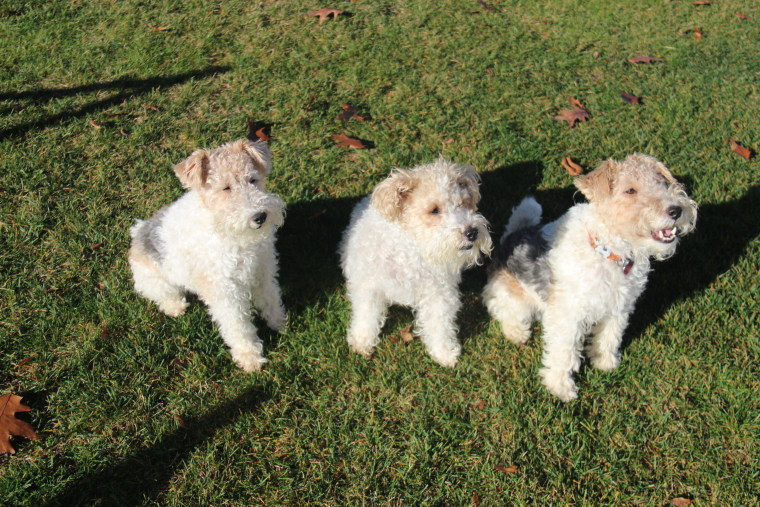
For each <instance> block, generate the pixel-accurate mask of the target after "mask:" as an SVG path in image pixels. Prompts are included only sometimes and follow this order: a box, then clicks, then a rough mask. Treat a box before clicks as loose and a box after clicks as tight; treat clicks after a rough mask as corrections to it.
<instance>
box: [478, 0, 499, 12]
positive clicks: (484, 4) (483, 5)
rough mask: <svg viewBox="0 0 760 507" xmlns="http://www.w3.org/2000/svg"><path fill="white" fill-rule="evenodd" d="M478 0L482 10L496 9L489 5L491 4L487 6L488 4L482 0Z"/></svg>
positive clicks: (494, 10)
mask: <svg viewBox="0 0 760 507" xmlns="http://www.w3.org/2000/svg"><path fill="white" fill-rule="evenodd" d="M479 1H480V5H481V7H483V10H484V11H488V12H496V9H494V8H493V7H491V6H489V5H488V4H487V3H485V2H484V1H483V0H479Z"/></svg>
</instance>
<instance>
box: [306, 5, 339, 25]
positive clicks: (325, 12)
mask: <svg viewBox="0 0 760 507" xmlns="http://www.w3.org/2000/svg"><path fill="white" fill-rule="evenodd" d="M306 14H307V15H308V16H309V17H318V18H319V24H320V25H321V24H322V21H324V20H326V19H327V18H329V17H330V15H331V14H332V17H333V19H337V18H338V15H340V14H343V11H342V10H340V9H330V8H328V7H323V8H321V9H317V10H316V11H309V12H307V13H306Z"/></svg>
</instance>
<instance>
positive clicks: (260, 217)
mask: <svg viewBox="0 0 760 507" xmlns="http://www.w3.org/2000/svg"><path fill="white" fill-rule="evenodd" d="M266 221H267V213H266V211H262V212H261V213H256V214H255V215H253V222H254V223H255V224H256V225H261V224H263V223H264V222H266Z"/></svg>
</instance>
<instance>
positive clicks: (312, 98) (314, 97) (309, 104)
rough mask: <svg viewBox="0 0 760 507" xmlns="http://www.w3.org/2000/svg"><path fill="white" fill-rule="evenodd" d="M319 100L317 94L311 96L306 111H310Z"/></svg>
mask: <svg viewBox="0 0 760 507" xmlns="http://www.w3.org/2000/svg"><path fill="white" fill-rule="evenodd" d="M315 100H317V96H316V94H313V93H312V94H311V97H309V103H308V104H306V107H304V108H303V109H304V111H310V108H311V105H312V104H313V103H314V101H315Z"/></svg>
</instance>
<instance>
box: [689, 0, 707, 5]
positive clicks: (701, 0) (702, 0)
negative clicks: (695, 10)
mask: <svg viewBox="0 0 760 507" xmlns="http://www.w3.org/2000/svg"><path fill="white" fill-rule="evenodd" d="M691 5H710V0H697V1H696V2H692V4H691Z"/></svg>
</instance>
